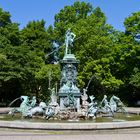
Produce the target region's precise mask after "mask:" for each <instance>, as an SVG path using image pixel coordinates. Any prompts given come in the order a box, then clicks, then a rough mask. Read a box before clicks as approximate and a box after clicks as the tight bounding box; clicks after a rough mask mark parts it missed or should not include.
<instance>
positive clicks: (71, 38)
mask: <svg viewBox="0 0 140 140" xmlns="http://www.w3.org/2000/svg"><path fill="white" fill-rule="evenodd" d="M75 37H76V35H75V34H74V33H73V32H71V28H68V30H67V31H66V36H65V45H66V48H65V55H67V54H71V49H70V47H71V46H73V42H74V39H75Z"/></svg>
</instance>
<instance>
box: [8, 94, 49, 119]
mask: <svg viewBox="0 0 140 140" xmlns="http://www.w3.org/2000/svg"><path fill="white" fill-rule="evenodd" d="M20 99H21V101H22V103H21V104H20V107H19V108H14V109H12V110H11V111H10V112H9V114H10V115H14V113H16V112H20V113H21V114H22V117H32V116H33V115H36V114H43V115H44V114H45V110H46V108H47V105H46V103H45V102H40V104H39V106H36V97H35V96H33V98H32V100H29V97H28V96H21V97H20Z"/></svg>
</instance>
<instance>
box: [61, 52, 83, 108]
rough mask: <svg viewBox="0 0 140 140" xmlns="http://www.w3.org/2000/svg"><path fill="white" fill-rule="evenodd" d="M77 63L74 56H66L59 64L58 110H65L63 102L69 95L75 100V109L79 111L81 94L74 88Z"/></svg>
mask: <svg viewBox="0 0 140 140" xmlns="http://www.w3.org/2000/svg"><path fill="white" fill-rule="evenodd" d="M78 63H79V61H77V60H76V58H75V56H74V54H66V55H65V56H64V58H63V60H62V61H61V62H60V64H61V81H60V89H59V99H60V109H66V106H65V102H66V100H67V98H68V95H69V94H72V95H73V97H74V98H75V102H76V104H75V105H76V109H77V110H79V109H80V97H81V93H80V90H79V88H78V87H77V86H76V77H77V67H78Z"/></svg>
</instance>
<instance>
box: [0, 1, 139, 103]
mask: <svg viewBox="0 0 140 140" xmlns="http://www.w3.org/2000/svg"><path fill="white" fill-rule="evenodd" d="M54 19H55V20H54V25H50V26H49V27H45V21H44V20H43V19H42V20H40V21H39V20H37V21H30V22H29V23H28V24H27V25H26V26H25V27H24V28H23V29H19V24H18V23H14V22H12V21H11V15H10V13H9V12H6V11H3V9H2V8H0V102H6V103H9V102H10V101H11V100H13V99H14V98H16V97H19V96H20V95H22V94H25V95H29V96H33V95H36V96H37V97H38V98H39V99H40V100H46V101H47V100H48V99H49V91H48V88H52V87H54V86H56V85H57V86H58V88H59V82H60V66H59V60H61V59H62V58H63V55H64V40H65V33H66V31H67V29H68V28H71V29H72V32H74V33H75V34H76V38H75V40H74V47H73V48H72V53H74V54H75V56H76V58H77V59H78V60H79V61H80V64H79V66H78V77H77V80H78V87H79V88H80V90H81V92H82V89H83V88H86V87H87V85H88V82H89V80H90V78H91V77H92V78H93V79H92V80H91V83H90V84H89V86H88V94H89V95H91V94H94V95H95V96H96V97H97V99H100V98H102V97H103V95H104V94H107V95H109V96H111V95H112V94H116V95H118V96H119V97H121V98H122V99H123V100H124V101H125V102H126V103H127V104H129V105H134V103H135V102H136V101H138V100H140V93H139V90H140V12H139V11H138V12H135V13H132V14H131V15H129V16H128V17H126V18H125V19H124V27H125V31H117V30H116V29H114V28H113V27H112V26H111V25H109V24H108V23H107V22H106V16H105V14H104V13H103V12H102V10H101V9H100V8H99V7H93V6H92V5H91V4H90V3H85V2H79V1H76V2H74V3H73V5H71V6H65V7H64V8H63V9H61V10H60V11H59V12H58V13H56V15H55V17H54Z"/></svg>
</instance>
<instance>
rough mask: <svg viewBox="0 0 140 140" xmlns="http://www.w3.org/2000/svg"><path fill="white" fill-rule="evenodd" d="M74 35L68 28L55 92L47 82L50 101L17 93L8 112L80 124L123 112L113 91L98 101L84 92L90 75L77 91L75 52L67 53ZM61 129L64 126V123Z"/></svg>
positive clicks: (26, 116)
mask: <svg viewBox="0 0 140 140" xmlns="http://www.w3.org/2000/svg"><path fill="white" fill-rule="evenodd" d="M75 37H76V35H75V34H74V33H72V32H71V29H68V30H67V32H66V37H65V55H64V58H63V59H62V60H61V61H60V66H61V80H60V88H59V91H58V93H56V90H55V88H52V89H51V88H50V86H49V90H50V92H51V100H50V102H49V103H48V104H46V103H45V102H40V103H39V105H37V104H36V97H35V96H33V97H32V99H31V100H30V99H29V97H28V96H21V97H20V98H17V99H20V100H21V101H22V103H21V105H20V107H18V108H14V109H12V110H11V111H10V112H9V115H12V116H14V115H16V113H17V112H18V113H20V115H21V117H22V118H33V119H34V118H35V117H36V116H37V117H38V116H40V117H39V118H40V119H41V120H44V122H45V121H46V120H47V122H49V120H50V122H52V120H53V121H54V122H55V121H56V122H59V121H60V120H61V121H65V120H66V122H77V121H78V122H79V124H80V121H81V120H83V121H84V122H85V123H86V122H89V120H90V121H91V122H92V123H93V122H96V121H98V120H99V118H100V119H101V120H102V121H103V119H102V118H104V117H109V119H110V120H111V122H112V121H113V120H117V119H116V118H115V114H116V112H121V113H125V114H127V111H126V110H125V106H124V104H123V103H122V102H121V100H120V99H119V98H118V97H116V96H115V95H113V96H112V97H111V98H110V101H108V98H107V95H104V97H103V99H102V101H101V102H100V103H99V104H97V102H96V101H95V96H94V95H91V96H89V97H88V95H87V93H86V92H87V90H88V86H89V84H90V82H91V80H92V79H93V78H94V76H92V77H91V79H90V80H89V82H88V85H87V87H86V88H84V89H83V93H81V92H80V89H79V88H78V87H77V81H76V78H77V68H78V63H79V61H78V60H76V57H75V55H74V54H72V53H71V47H72V46H73V41H74V38H75ZM57 96H58V97H59V103H58V101H57V99H58V97H57ZM88 98H89V99H90V102H88V101H87V100H88ZM17 99H15V100H14V101H16V100H17ZM14 101H13V102H14ZM13 102H12V103H13ZM80 102H82V104H80ZM12 103H11V104H12ZM139 119H140V118H139ZM110 120H109V122H110ZM118 121H119V120H118ZM28 123H29V122H28ZM52 126H53V125H52ZM87 126H88V127H89V128H90V129H91V128H92V126H90V125H89V124H87ZM87 126H86V125H85V127H84V126H82V125H81V126H80V128H79V127H76V126H73V127H75V129H88V128H87ZM42 127H43V128H44V129H46V126H44V125H43V124H42ZM49 127H50V126H49ZM53 127H54V126H53ZM60 127H61V126H60ZM71 127H72V126H71ZM71 127H69V126H68V129H72V128H71ZM98 127H99V126H98ZM112 127H113V125H112ZM55 129H56V128H55ZM61 129H62V128H61ZM64 129H67V128H65V127H64ZM92 129H93V128H92Z"/></svg>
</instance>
